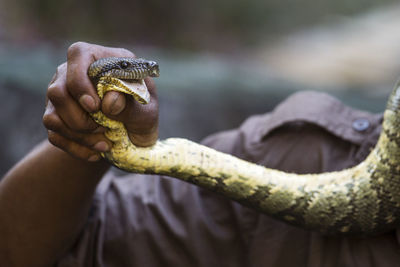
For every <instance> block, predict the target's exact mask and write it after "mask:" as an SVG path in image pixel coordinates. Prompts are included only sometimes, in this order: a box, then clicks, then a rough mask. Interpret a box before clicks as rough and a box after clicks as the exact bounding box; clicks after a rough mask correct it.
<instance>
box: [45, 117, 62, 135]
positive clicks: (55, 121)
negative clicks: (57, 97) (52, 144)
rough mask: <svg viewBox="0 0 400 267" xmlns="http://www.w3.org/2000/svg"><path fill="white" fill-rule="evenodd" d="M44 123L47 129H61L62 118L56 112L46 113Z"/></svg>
mask: <svg viewBox="0 0 400 267" xmlns="http://www.w3.org/2000/svg"><path fill="white" fill-rule="evenodd" d="M43 125H44V126H45V127H46V128H47V129H49V130H53V131H55V130H58V129H60V120H59V118H58V116H57V115H56V114H54V113H45V114H44V115H43Z"/></svg>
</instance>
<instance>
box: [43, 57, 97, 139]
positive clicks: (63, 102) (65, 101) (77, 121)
mask: <svg viewBox="0 0 400 267" xmlns="http://www.w3.org/2000/svg"><path fill="white" fill-rule="evenodd" d="M66 67H67V66H66V65H61V66H60V67H59V68H58V71H57V73H58V74H57V77H56V80H55V81H54V82H52V83H51V84H50V85H49V88H48V90H47V98H48V99H49V101H48V102H51V105H50V106H49V107H48V108H49V109H50V110H48V112H50V111H51V112H53V113H56V112H57V114H58V115H59V116H60V118H61V119H62V120H63V121H64V122H65V123H66V124H67V125H68V127H69V128H71V129H73V130H75V131H80V132H91V131H93V130H95V129H96V128H97V127H98V124H96V123H95V122H94V121H93V119H92V118H91V117H90V115H89V114H88V113H87V112H86V111H85V110H83V108H82V107H81V106H80V105H79V104H78V103H77V102H76V101H75V100H74V99H73V98H72V96H71V95H70V94H69V92H68V90H67V88H66ZM52 109H55V111H54V110H52Z"/></svg>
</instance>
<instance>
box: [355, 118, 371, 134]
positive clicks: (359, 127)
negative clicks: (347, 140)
mask: <svg viewBox="0 0 400 267" xmlns="http://www.w3.org/2000/svg"><path fill="white" fill-rule="evenodd" d="M368 128H369V121H368V120H367V119H364V118H360V119H356V120H354V121H353V129H354V130H356V131H357V132H363V131H365V130H367V129H368Z"/></svg>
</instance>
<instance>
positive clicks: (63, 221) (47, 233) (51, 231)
mask: <svg viewBox="0 0 400 267" xmlns="http://www.w3.org/2000/svg"><path fill="white" fill-rule="evenodd" d="M108 168H109V165H108V164H107V163H105V162H104V161H102V160H101V161H99V162H96V163H89V162H86V161H83V160H79V159H76V158H73V157H71V156H69V155H68V154H67V153H65V152H63V151H61V150H59V149H58V148H55V147H54V146H52V145H51V144H49V143H48V142H47V141H46V142H43V143H42V144H41V145H39V146H38V147H36V148H35V149H34V150H33V151H32V152H31V153H29V154H28V155H27V156H26V157H25V158H24V159H23V160H21V162H20V163H19V164H17V165H16V166H15V167H14V168H13V169H11V170H10V171H9V172H8V173H7V174H6V176H5V177H4V178H3V179H2V181H1V182H0V214H1V216H0V237H1V239H0V240H1V241H0V262H1V263H2V264H5V266H45V265H46V264H47V265H50V264H51V263H53V261H54V260H55V259H56V258H57V257H58V256H60V253H63V252H64V251H65V249H66V248H68V246H70V245H71V244H72V242H73V241H74V240H75V238H76V237H77V234H78V233H79V231H80V230H81V228H82V226H83V224H84V222H85V220H86V217H87V214H88V210H89V208H90V205H91V201H92V197H93V193H94V191H95V188H96V185H97V184H98V182H99V181H100V180H101V177H102V176H103V174H104V173H105V171H106V170H107V169H108Z"/></svg>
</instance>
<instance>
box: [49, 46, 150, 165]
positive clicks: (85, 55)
mask: <svg viewBox="0 0 400 267" xmlns="http://www.w3.org/2000/svg"><path fill="white" fill-rule="evenodd" d="M103 57H135V55H134V54H133V53H132V52H130V51H128V50H125V49H120V48H110V47H104V46H99V45H93V44H88V43H83V42H78V43H74V44H72V45H71V46H70V47H69V49H68V53H67V62H66V63H63V64H61V65H60V66H59V67H58V68H57V72H56V74H55V75H54V77H53V79H52V81H51V82H50V84H49V87H48V90H47V100H46V110H45V113H44V116H43V124H44V125H45V127H46V128H47V130H48V139H49V141H50V143H52V144H53V145H54V146H56V147H58V148H60V149H62V150H64V151H65V152H67V153H69V154H70V155H72V156H74V157H77V158H80V159H83V160H87V161H91V162H93V161H98V160H99V159H100V158H101V156H100V152H106V151H109V150H110V148H111V146H112V143H111V142H110V141H109V140H108V139H107V138H106V137H105V136H104V132H105V129H104V128H103V127H101V126H99V125H98V124H96V123H95V122H94V121H93V119H92V118H91V117H90V115H89V113H90V112H96V111H98V110H100V109H101V110H102V112H103V113H104V114H105V115H106V116H107V117H109V118H111V119H114V120H118V121H121V122H123V123H124V125H125V127H126V128H127V130H128V133H129V137H130V139H131V141H132V143H134V144H135V145H137V146H149V145H152V144H154V143H155V142H156V140H157V137H158V101H157V94H156V87H155V85H154V82H153V80H152V79H151V78H146V79H145V82H146V85H147V88H148V90H149V92H150V97H151V100H150V103H149V104H147V105H141V104H139V103H138V102H136V101H135V100H134V99H133V98H131V97H128V98H127V97H125V95H123V94H121V93H118V92H114V91H112V92H108V93H107V94H106V95H105V97H104V99H103V100H102V101H101V100H100V98H99V97H98V95H97V93H96V89H95V87H94V85H93V84H92V82H91V80H90V79H89V77H88V76H87V70H88V68H89V66H90V64H91V63H93V62H94V61H96V60H98V59H100V58H103Z"/></svg>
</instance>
